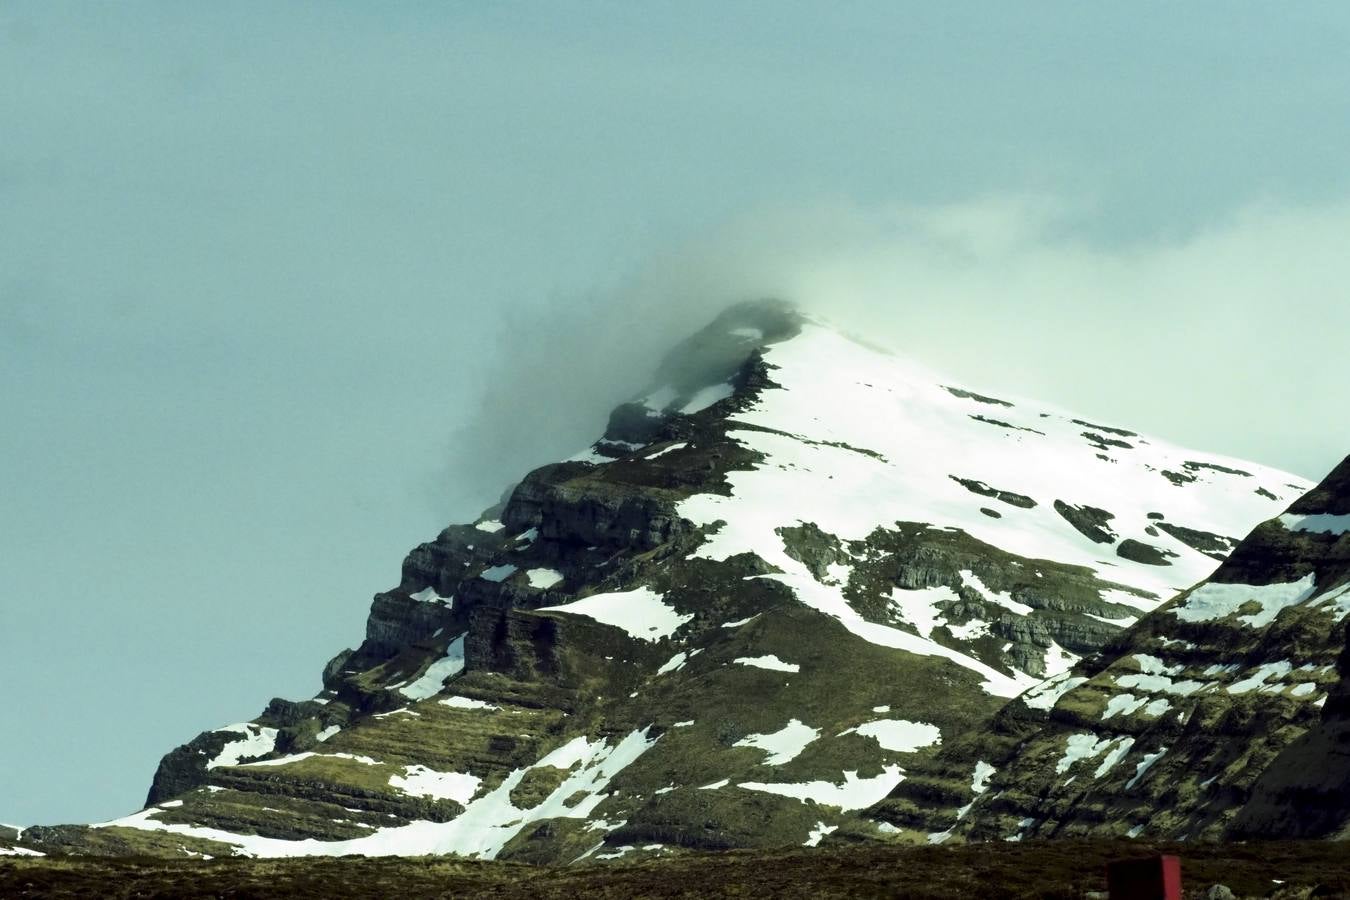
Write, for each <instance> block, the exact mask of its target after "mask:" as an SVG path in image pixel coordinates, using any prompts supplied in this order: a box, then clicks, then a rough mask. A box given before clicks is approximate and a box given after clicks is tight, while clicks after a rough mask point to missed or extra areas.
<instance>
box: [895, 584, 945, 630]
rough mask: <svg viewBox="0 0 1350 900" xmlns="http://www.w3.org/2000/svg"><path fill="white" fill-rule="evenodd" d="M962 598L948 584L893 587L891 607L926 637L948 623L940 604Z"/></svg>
mask: <svg viewBox="0 0 1350 900" xmlns="http://www.w3.org/2000/svg"><path fill="white" fill-rule="evenodd" d="M960 600H961V598H960V597H958V596H957V594H956V591H954V590H952V589H951V588H949V587H947V586H946V585H940V586H938V587H929V588H917V589H915V590H904V589H903V588H898V587H895V588H891V609H893V610H895V612H896V614H897V615H899V616H900V618H901V619H903V620H904V621H906V622H908V623H909V624H910V625H913V626H914V628H915V630H916V631H918V632H919V636H920V637H924V638H927V637H930V636H932V634H933V629H934V628H937V627H938V626H940V625H945V624H946V623H947V620H946V618H945V617H944V616H943V615H942V613H941V612H940V611H939V610H938V604H939V603H957V602H960Z"/></svg>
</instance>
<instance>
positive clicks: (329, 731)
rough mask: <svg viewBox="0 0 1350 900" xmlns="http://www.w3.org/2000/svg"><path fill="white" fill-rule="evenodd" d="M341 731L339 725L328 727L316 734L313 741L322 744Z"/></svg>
mask: <svg viewBox="0 0 1350 900" xmlns="http://www.w3.org/2000/svg"><path fill="white" fill-rule="evenodd" d="M341 730H342V726H341V725H329V726H328V727H327V728H325V729H323V730H322V731H320V732H319V733H318V734H316V735H314V740H316V741H318V742H319V743H323V742H324V741H326V740H328V739H329V738H330V737H332V736H333V735H335V734H337V733H338V732H339V731H341Z"/></svg>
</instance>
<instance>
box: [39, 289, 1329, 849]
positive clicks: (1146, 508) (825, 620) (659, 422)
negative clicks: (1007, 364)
mask: <svg viewBox="0 0 1350 900" xmlns="http://www.w3.org/2000/svg"><path fill="white" fill-rule="evenodd" d="M1308 487H1309V485H1308V484H1306V483H1305V482H1303V481H1302V480H1300V479H1298V478H1296V477H1294V476H1291V475H1289V474H1286V473H1284V472H1279V471H1275V470H1272V469H1269V468H1266V467H1262V466H1258V465H1254V464H1251V463H1247V462H1242V461H1239V460H1233V459H1229V458H1227V457H1219V456H1214V455H1212V454H1205V453H1200V452H1196V451H1191V450H1184V449H1181V448H1178V447H1175V446H1173V445H1171V444H1168V443H1166V442H1164V441H1161V440H1158V439H1155V438H1150V437H1146V436H1144V435H1140V434H1138V433H1136V432H1134V431H1132V430H1127V429H1124V428H1120V427H1115V426H1111V425H1104V424H1100V423H1098V422H1097V421H1096V420H1095V419H1093V418H1090V417H1084V416H1078V415H1074V414H1071V413H1065V412H1061V411H1059V410H1057V409H1054V408H1052V407H1050V406H1048V405H1046V404H1044V403H1040V402H1036V401H1029V400H1024V399H1020V398H1010V397H998V396H992V395H989V394H986V393H984V392H977V391H975V390H972V389H970V388H968V387H963V386H961V385H958V384H956V383H955V382H953V381H951V380H950V379H947V378H944V377H942V376H940V375H937V374H935V373H932V372H930V371H928V370H927V369H926V368H924V367H923V366H920V365H918V364H916V363H914V362H912V361H910V360H907V359H905V358H903V357H897V356H894V355H891V354H889V353H886V352H884V351H881V350H878V349H876V348H873V347H871V346H868V345H866V344H864V343H861V342H859V341H857V340H854V339H851V338H849V337H847V336H846V335H844V334H841V333H839V332H838V331H836V330H834V329H832V328H831V327H829V326H828V325H826V324H824V323H822V322H819V321H817V320H815V319H813V318H811V317H808V316H805V315H803V314H801V313H799V312H797V311H795V310H794V309H793V308H791V307H789V306H786V305H784V304H780V303H773V302H760V303H750V304H743V305H740V306H736V307H733V308H732V309H730V310H728V311H727V312H726V313H724V314H723V315H721V316H720V317H719V318H718V319H717V320H716V321H714V322H713V323H712V324H710V325H709V326H708V327H707V328H705V329H703V330H702V331H700V332H699V333H697V334H696V335H694V336H693V337H691V338H690V339H688V340H687V341H685V342H683V343H682V344H681V345H679V346H678V347H676V348H675V349H674V350H673V351H672V352H671V354H670V355H669V356H668V357H667V358H666V359H665V360H664V361H663V362H662V364H661V365H660V366H659V368H658V370H657V373H656V376H655V378H654V381H653V383H652V384H651V386H650V387H649V388H648V389H647V390H645V391H643V392H642V393H641V394H640V395H638V396H637V398H636V399H634V400H633V401H632V402H629V403H626V404H624V405H622V406H620V407H619V408H618V409H616V410H615V411H614V413H613V415H612V416H611V419H610V423H609V427H608V429H607V430H606V433H605V434H604V436H603V437H602V438H601V439H600V440H599V441H597V442H596V443H595V445H594V446H593V447H592V448H591V449H590V450H588V451H587V452H585V453H583V454H580V455H578V456H577V457H574V458H573V459H570V460H567V461H564V462H560V463H557V464H554V465H549V466H544V467H543V468H540V469H537V470H536V471H534V472H531V473H529V474H528V475H527V476H526V477H525V478H524V479H523V480H522V481H521V482H520V483H519V484H518V485H517V486H516V487H515V488H514V489H513V490H512V491H511V492H510V495H509V499H507V500H506V501H505V503H504V504H502V505H501V506H500V507H498V508H494V509H491V510H489V511H488V512H487V513H485V515H484V516H483V517H482V518H481V519H480V520H479V521H477V522H475V523H472V524H467V525H454V526H451V527H449V528H447V529H445V530H444V531H443V532H441V534H440V535H439V536H437V538H436V539H435V540H434V541H431V542H429V543H426V544H423V545H421V546H419V547H417V548H416V549H414V550H413V551H412V552H411V553H410V554H409V555H408V557H407V558H406V559H405V560H404V563H403V570H402V577H401V579H400V581H399V584H398V586H397V587H395V588H393V589H391V590H389V591H386V592H384V593H381V594H378V595H376V597H375V599H374V603H373V604H372V607H371V612H370V617H369V620H368V623H367V629H366V638H365V640H364V642H363V643H362V644H361V646H360V647H358V648H356V649H355V650H345V651H343V652H342V653H339V654H338V655H337V656H336V657H334V658H333V660H332V661H331V662H330V663H329V664H328V665H327V667H326V668H325V669H324V673H323V685H324V689H323V691H322V692H321V693H320V694H319V695H318V696H317V697H315V698H313V699H310V700H303V701H299V702H292V701H287V700H280V699H277V700H273V701H272V702H271V703H270V704H269V705H268V706H267V708H266V709H265V710H264V712H263V713H262V714H261V715H260V716H258V717H257V718H256V719H255V720H253V721H251V722H243V723H238V724H234V725H228V726H225V727H223V728H219V729H216V730H214V731H210V732H206V733H204V734H202V735H199V736H198V737H197V738H195V739H193V740H192V741H190V742H189V743H187V744H185V745H183V746H181V747H179V748H177V749H176V750H174V751H172V752H170V753H169V754H168V755H167V756H165V758H164V760H163V762H162V763H161V764H160V767H159V770H158V772H157V773H156V775H155V778H154V783H153V786H152V787H151V790H150V794H149V797H148V799H147V804H148V805H147V806H146V808H145V809H143V810H141V811H140V812H138V813H136V814H134V815H131V816H128V817H126V818H123V819H119V820H116V821H113V822H107V823H101V824H98V825H94V826H57V827H43V828H37V827H35V828H30V829H28V830H26V831H25V832H23V834H22V844H23V845H24V846H27V847H29V848H32V849H35V850H49V849H60V850H66V851H72V852H85V853H121V852H141V853H162V854H208V855H220V854H231V853H244V854H251V855H257V856H286V855H301V854H331V855H341V854H351V853H360V854H367V855H379V854H424V853H458V854H466V855H474V856H478V857H482V858H511V859H518V860H527V861H549V862H570V861H574V860H579V859H587V858H591V859H611V858H617V857H621V856H628V857H632V856H635V855H644V854H645V855H653V854H668V853H678V852H681V851H682V850H685V849H706V848H722V847H757V846H774V845H782V844H807V845H811V846H814V845H817V844H819V843H821V842H822V841H823V840H838V839H840V838H842V837H844V836H851V837H853V838H858V839H860V838H867V837H870V838H876V839H895V838H896V837H897V836H901V837H904V836H906V835H909V834H914V835H916V836H917V837H918V839H920V840H922V839H924V837H923V835H924V834H926V833H927V832H931V831H937V830H940V829H939V827H938V826H937V825H933V824H932V822H934V821H938V822H939V823H941V822H947V824H942V825H941V827H942V828H946V827H948V826H949V825H952V824H956V822H957V820H958V816H957V814H956V809H955V806H956V802H955V801H958V800H959V801H960V802H961V803H967V802H969V799H968V798H969V797H973V796H976V795H980V794H983V793H984V792H986V790H987V789H988V786H989V784H990V780H991V778H992V777H993V776H994V775H995V774H996V773H995V772H994V767H993V766H992V764H991V763H990V762H987V761H984V760H982V759H979V760H977V759H972V760H967V759H966V758H965V757H961V758H960V759H959V760H956V761H954V762H949V763H944V762H943V759H944V758H943V757H942V756H941V754H942V753H943V752H944V750H946V751H950V749H951V748H954V747H958V746H961V745H962V742H963V741H967V742H968V741H969V740H971V736H972V735H981V734H987V733H989V729H990V728H992V727H994V724H995V723H996V721H997V720H996V717H997V716H998V715H999V711H1000V709H1001V708H1003V707H1005V705H1006V704H1008V702H1009V701H1010V700H1011V699H1012V698H1015V697H1018V696H1019V695H1020V696H1021V697H1022V698H1023V700H1020V701H1016V703H1017V704H1018V706H1019V708H1020V709H1021V710H1022V715H1023V716H1024V719H1023V720H1022V721H1023V723H1024V725H1025V728H1024V731H1025V730H1027V729H1030V728H1032V727H1033V726H1034V725H1039V724H1040V722H1042V721H1044V720H1046V719H1047V717H1048V716H1049V715H1050V713H1051V711H1052V710H1058V709H1059V708H1061V707H1062V706H1063V704H1064V702H1065V701H1066V700H1067V697H1066V698H1063V699H1060V702H1059V704H1055V703H1054V702H1053V701H1054V700H1055V699H1059V698H1058V695H1059V694H1060V693H1062V692H1063V688H1064V686H1065V685H1066V684H1068V683H1069V682H1066V681H1065V679H1066V678H1069V679H1071V680H1072V681H1073V683H1075V684H1079V685H1080V686H1082V685H1084V684H1085V681H1084V679H1086V678H1087V677H1088V676H1086V675H1072V676H1070V675H1069V673H1070V671H1071V669H1073V667H1074V666H1075V664H1078V665H1079V666H1080V668H1081V667H1083V666H1087V665H1088V662H1087V661H1084V658H1085V657H1086V658H1088V659H1089V660H1091V659H1097V658H1098V654H1099V653H1100V652H1101V651H1102V650H1103V648H1106V647H1108V646H1117V645H1118V642H1119V641H1121V640H1122V632H1123V630H1124V629H1126V628H1129V627H1130V626H1132V625H1134V624H1135V623H1136V621H1138V620H1139V619H1140V617H1141V616H1145V615H1146V614H1148V613H1151V612H1153V611H1154V610H1157V609H1158V608H1159V607H1160V606H1161V605H1162V604H1164V603H1165V602H1166V601H1168V600H1169V599H1170V598H1171V597H1172V596H1173V595H1174V594H1176V593H1177V592H1178V591H1184V590H1186V589H1189V588H1191V587H1192V586H1194V585H1195V584H1196V583H1197V582H1201V581H1203V580H1204V579H1206V578H1207V577H1209V576H1210V575H1211V573H1213V571H1214V569H1215V568H1216V567H1217V566H1219V564H1220V563H1221V562H1222V561H1223V560H1225V558H1227V557H1228V554H1229V552H1230V551H1231V550H1232V548H1233V547H1234V546H1235V544H1236V543H1237V542H1238V540H1239V539H1240V538H1241V537H1242V536H1244V535H1246V534H1247V532H1248V531H1250V530H1251V529H1252V527H1253V526H1254V525H1256V524H1257V523H1259V522H1262V521H1264V520H1267V519H1269V518H1271V517H1272V516H1274V515H1276V514H1277V513H1279V512H1281V511H1282V510H1284V509H1285V508H1286V507H1287V506H1289V504H1290V502H1291V501H1293V500H1294V499H1296V498H1297V497H1299V496H1300V495H1302V494H1303V493H1304V491H1306V490H1307V489H1308ZM1263 527H1266V526H1263ZM1232 564H1233V565H1236V564H1237V563H1236V562H1233V563H1232ZM1191 596H1192V597H1194V596H1195V594H1191ZM1155 615H1157V614H1156V613H1155ZM1160 664H1161V663H1160ZM1093 665H1097V663H1093ZM1141 665H1143V664H1141ZM1149 665H1152V664H1151V663H1150V664H1149ZM1168 665H1170V663H1169V664H1168ZM1074 671H1078V670H1074ZM1082 671H1084V672H1086V671H1088V669H1082ZM1141 671H1142V670H1141ZM1150 671H1151V670H1150ZM1157 677H1161V676H1157ZM1047 679H1050V681H1049V682H1047ZM1117 683H1120V682H1119V681H1117ZM1028 691H1029V693H1028ZM1070 696H1071V695H1070ZM1116 702H1123V701H1116ZM1131 702H1133V701H1131ZM1026 717H1030V718H1026ZM1037 717H1039V718H1037ZM1032 720H1034V721H1032ZM1028 722H1030V723H1031V724H1026V723H1028ZM1113 746H1115V745H1113ZM1094 747H1095V744H1094ZM1116 749H1117V750H1118V749H1119V748H1118V747H1117V748H1116ZM1112 752H1113V753H1114V752H1116V751H1115V750H1113V751H1112ZM967 762H969V763H970V764H971V765H974V764H975V763H977V762H978V763H979V765H974V768H971V769H965V768H963V767H964V766H966V765H967ZM944 764H946V765H949V768H950V769H951V771H953V772H955V771H957V770H960V775H959V777H960V779H962V780H963V781H964V782H967V783H968V784H967V786H966V787H965V788H964V789H963V790H958V791H956V792H955V793H953V794H952V795H951V799H952V800H953V801H954V802H953V803H952V804H950V806H951V809H947V808H946V807H944V806H943V803H942V802H934V803H932V804H930V805H931V806H932V811H931V815H930V814H929V813H922V814H920V812H919V809H920V805H919V804H916V803H915V802H914V801H913V800H912V799H911V800H905V799H903V798H902V797H900V795H899V794H897V793H896V792H897V788H898V787H900V786H901V785H903V784H905V783H906V779H907V777H909V776H910V774H911V773H916V772H926V773H929V774H928V775H926V776H925V780H923V781H922V783H923V784H928V785H939V786H940V784H941V783H942V780H941V778H940V777H938V776H937V775H935V774H933V773H935V772H937V771H938V770H939V769H941V767H942V766H943V765H944ZM1133 767H1134V764H1133V762H1131V768H1133ZM1000 772H1002V769H1001V768H1000ZM1000 777H1004V776H1000ZM915 783H916V784H918V783H919V780H917V779H915ZM957 795H960V796H957ZM887 798H891V799H887ZM930 799H931V798H930ZM924 802H929V801H924ZM1009 802H1010V803H1011V801H1009ZM878 804H880V805H879V806H878ZM888 804H889V807H888ZM897 804H899V805H900V806H903V807H904V809H903V810H898V811H897V809H896V806H897ZM874 807H875V808H874ZM888 808H889V809H890V812H889V813H887V811H886V810H887V809H888ZM1008 808H1009V809H1011V808H1012V807H1011V806H1009V807H1008ZM869 810H871V812H870V813H868V812H867V811H869ZM1009 814H1011V813H1009ZM905 815H909V817H910V819H909V820H906V819H905ZM925 817H926V818H925ZM897 822H898V823H901V824H896V823H897Z"/></svg>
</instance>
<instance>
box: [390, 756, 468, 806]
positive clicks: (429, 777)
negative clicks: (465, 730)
mask: <svg viewBox="0 0 1350 900" xmlns="http://www.w3.org/2000/svg"><path fill="white" fill-rule="evenodd" d="M482 783H483V779H481V778H479V777H478V776H477V775H466V774H464V773H462V772H435V771H432V770H431V769H428V768H427V767H426V766H419V765H412V766H404V767H403V774H402V775H393V776H391V777H390V778H389V784H390V786H391V787H396V788H398V789H399V790H401V791H402V792H403V793H405V794H409V795H411V796H413V797H433V798H435V799H438V800H454V801H455V802H457V803H460V804H463V805H467V804H468V802H469V801H470V800H472V799H473V795H474V794H476V793H478V786H479V785H480V784H482Z"/></svg>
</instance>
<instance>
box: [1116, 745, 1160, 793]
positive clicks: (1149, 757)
mask: <svg viewBox="0 0 1350 900" xmlns="http://www.w3.org/2000/svg"><path fill="white" fill-rule="evenodd" d="M1166 752H1167V748H1166V747H1159V748H1158V751H1157V752H1156V753H1146V754H1144V758H1143V759H1141V760H1139V762H1138V763H1136V764H1135V767H1134V777H1133V778H1131V779H1130V780H1129V781H1127V782H1125V790H1127V791H1128V790H1129V789H1130V788H1132V787H1134V786H1135V785H1136V784H1138V783H1139V780H1140V779H1141V778H1143V777H1144V775H1145V774H1146V773H1147V772H1148V770H1149V767H1150V766H1152V765H1153V764H1154V763H1155V762H1157V761H1158V760H1160V759H1162V756H1163V754H1164V753H1166Z"/></svg>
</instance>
